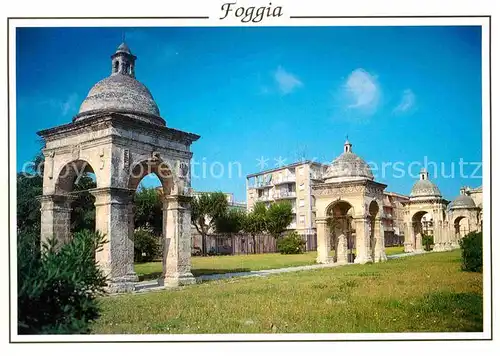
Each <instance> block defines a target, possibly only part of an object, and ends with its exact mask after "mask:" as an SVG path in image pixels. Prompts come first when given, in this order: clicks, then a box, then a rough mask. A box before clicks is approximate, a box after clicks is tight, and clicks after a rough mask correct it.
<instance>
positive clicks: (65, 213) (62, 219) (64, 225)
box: [39, 194, 75, 247]
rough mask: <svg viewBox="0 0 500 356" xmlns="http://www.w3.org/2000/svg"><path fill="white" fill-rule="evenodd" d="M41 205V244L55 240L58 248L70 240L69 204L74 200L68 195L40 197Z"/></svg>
mask: <svg viewBox="0 0 500 356" xmlns="http://www.w3.org/2000/svg"><path fill="white" fill-rule="evenodd" d="M39 199H40V203H41V208H40V211H41V231H40V238H41V242H42V243H44V242H47V240H48V239H50V238H52V237H53V238H55V239H56V240H57V242H58V246H59V247H61V246H62V245H63V244H65V243H67V242H69V240H70V238H71V229H70V228H71V203H72V202H73V201H74V200H75V197H74V196H70V195H57V194H52V195H42V196H41V197H40V198H39Z"/></svg>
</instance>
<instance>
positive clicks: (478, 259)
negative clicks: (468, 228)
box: [460, 232, 483, 272]
mask: <svg viewBox="0 0 500 356" xmlns="http://www.w3.org/2000/svg"><path fill="white" fill-rule="evenodd" d="M460 248H461V249H462V269H463V270H464V271H470V272H482V271H483V233H482V232H471V233H469V234H467V235H466V236H465V237H464V238H462V239H461V240H460Z"/></svg>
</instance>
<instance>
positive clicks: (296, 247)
mask: <svg viewBox="0 0 500 356" xmlns="http://www.w3.org/2000/svg"><path fill="white" fill-rule="evenodd" d="M305 244H306V243H305V241H304V239H302V237H300V235H299V234H298V233H297V232H296V231H292V232H289V233H288V234H286V236H285V237H282V238H280V239H278V243H277V248H278V251H279V252H280V253H281V254H282V255H293V254H299V253H303V252H304V247H305Z"/></svg>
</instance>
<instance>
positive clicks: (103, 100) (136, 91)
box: [74, 43, 165, 126]
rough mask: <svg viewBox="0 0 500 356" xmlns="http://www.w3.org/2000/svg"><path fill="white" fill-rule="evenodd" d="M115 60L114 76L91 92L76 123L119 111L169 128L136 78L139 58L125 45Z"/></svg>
mask: <svg viewBox="0 0 500 356" xmlns="http://www.w3.org/2000/svg"><path fill="white" fill-rule="evenodd" d="M111 58H112V67H113V69H112V73H111V75H110V76H109V77H107V78H104V79H102V80H101V81H99V82H98V83H97V84H95V85H94V86H93V87H92V89H90V91H89V93H88V95H87V97H86V98H85V100H84V101H83V103H82V104H81V106H80V110H79V112H78V115H76V117H75V119H74V121H80V120H83V119H85V118H88V117H90V116H92V115H94V114H99V113H102V112H115V113H121V114H125V115H129V116H132V117H134V118H137V119H139V120H142V121H146V122H149V123H153V124H157V125H162V126H165V121H164V120H163V119H162V118H161V117H160V110H159V109H158V105H156V102H155V100H154V99H153V96H152V95H151V92H150V91H149V90H148V88H147V87H146V86H145V85H144V84H142V83H141V82H139V81H138V80H137V79H135V59H136V57H135V56H134V55H132V53H131V52H130V49H129V48H128V46H127V45H126V44H125V43H122V44H121V45H120V46H119V47H118V49H117V50H116V52H115V54H113V55H112V56H111Z"/></svg>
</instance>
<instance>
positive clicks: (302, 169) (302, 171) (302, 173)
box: [299, 167, 304, 176]
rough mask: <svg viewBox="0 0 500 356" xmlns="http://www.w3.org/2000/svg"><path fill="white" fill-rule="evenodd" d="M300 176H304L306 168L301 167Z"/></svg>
mask: <svg viewBox="0 0 500 356" xmlns="http://www.w3.org/2000/svg"><path fill="white" fill-rule="evenodd" d="M299 175H301V176H303V175H304V167H299Z"/></svg>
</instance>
